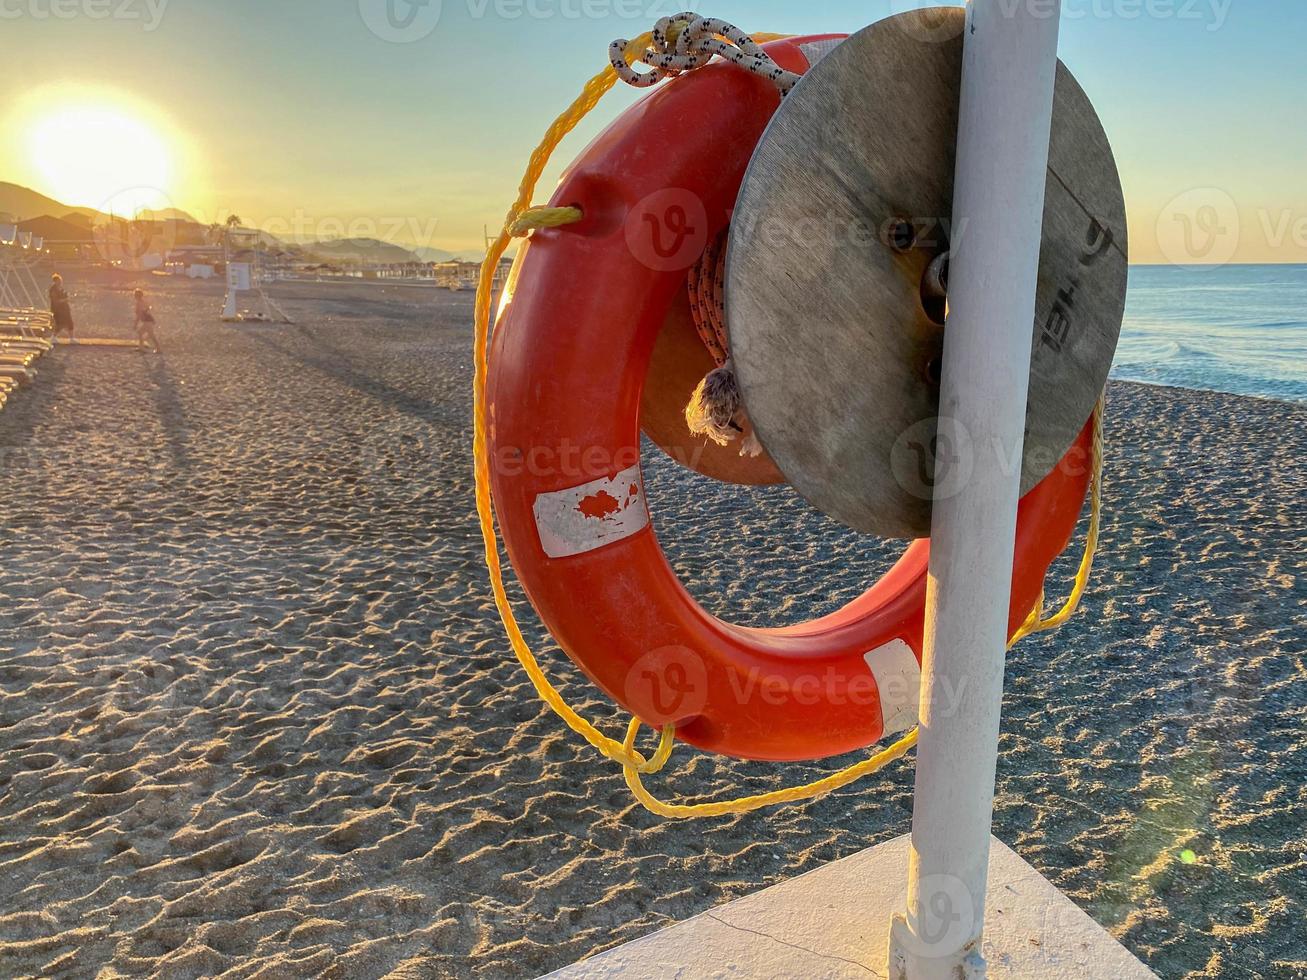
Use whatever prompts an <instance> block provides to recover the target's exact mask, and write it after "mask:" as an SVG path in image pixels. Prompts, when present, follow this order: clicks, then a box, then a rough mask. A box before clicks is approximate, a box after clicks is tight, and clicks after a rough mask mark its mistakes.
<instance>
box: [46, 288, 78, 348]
mask: <svg viewBox="0 0 1307 980" xmlns="http://www.w3.org/2000/svg"><path fill="white" fill-rule="evenodd" d="M50 312H51V313H52V314H53V315H54V332H55V334H56V335H58V334H61V333H63V332H64V331H65V330H66V331H68V336H69V337H70V338H71V337H72V335H73V309H72V307H71V306H69V305H68V290H66V289H64V277H63V276H61V275H59V273H57V272H56V273H55V274H54V275H52V276H51V277H50Z"/></svg>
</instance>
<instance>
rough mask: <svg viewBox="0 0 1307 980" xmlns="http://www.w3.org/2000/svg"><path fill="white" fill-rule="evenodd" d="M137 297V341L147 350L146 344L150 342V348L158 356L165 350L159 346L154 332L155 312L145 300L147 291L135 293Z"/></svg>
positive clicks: (140, 290) (139, 290) (141, 290)
mask: <svg viewBox="0 0 1307 980" xmlns="http://www.w3.org/2000/svg"><path fill="white" fill-rule="evenodd" d="M133 295H134V296H135V297H136V323H135V326H136V340H137V342H138V343H139V344H140V345H141V349H142V350H144V349H145V342H146V341H147V340H148V341H149V342H150V347H151V348H152V349H153V350H154V352H155V353H156V354H158V353H160V352H161V351H162V350H163V348H162V347H160V346H159V337H158V335H157V334H155V332H154V311H153V310H151V309H150V303H149V301H148V300H147V299H146V298H145V290H143V289H138V290H136V291H135V293H133Z"/></svg>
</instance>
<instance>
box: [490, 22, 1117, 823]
mask: <svg viewBox="0 0 1307 980" xmlns="http://www.w3.org/2000/svg"><path fill="white" fill-rule="evenodd" d="M668 21H671V23H668ZM697 21H704V23H706V24H722V22H720V21H705V20H704V19H703V18H699V17H698V16H697V15H694V14H682V15H680V16H679V17H678V18H664V20H662V21H659V29H661V30H662V33H663V37H664V40H663V45H664V47H667V46H668V45H669V44H672V45H675V44H676V43H677V41H678V39H679V37H680V34H681V33H682V32H684V31H685V30H686V29H687V28H689V27H692V26H693V25H694V24H695V22H697ZM664 25H666V26H664ZM725 26H726V27H730V25H725ZM705 29H706V28H705ZM731 30H732V32H736V31H737V29H735V28H731ZM787 36H788V35H782V34H758V35H753V36H751V37H750V36H747V35H745V37H746V38H747V39H748V41H749V42H750V45H752V46H754V47H756V44H757V43H759V42H766V41H773V40H779V39H781V38H784V37H787ZM656 43H657V42H656V37H655V32H652V31H651V32H649V33H646V34H642V35H640V36H639V37H637V38H635V39H634V40H631V41H627V42H624V43H623V45H622V50H621V61H622V64H623V67H624V68H630V66H631V64H632V63H634V62H637V61H638V62H643V63H645V64H649V62H648V61H647V60H646V57H647V56H650V46H651V45H656ZM697 43H698V42H697ZM734 46H736V47H738V48H739V50H741V51H742V52H745V54H746V56H749V55H748V50H749V49H748V48H746V47H744V46H741V45H738V44H736V45H734ZM713 53H720V52H717V51H714V52H713ZM656 54H657V52H656V49H655V55H656ZM676 57H685V56H683V55H676ZM695 57H696V60H697V55H696V56H695ZM727 57H729V55H728V56H727ZM731 60H733V61H734V60H735V59H734V58H731ZM769 60H770V59H769ZM702 63H703V64H706V63H707V59H705V60H703V61H702ZM679 64H680V63H679V62H673V63H670V64H669V65H667V66H666V67H665V68H664V67H661V66H659V65H658V64H654V65H653V66H652V67H653V69H654V70H655V71H664V72H666V73H668V74H674V73H679V72H681V71H686V70H690V69H689V68H688V67H686V68H681V67H678V65H679ZM687 64H688V63H687ZM697 66H698V65H697V64H696V65H695V67H697ZM746 67H747V66H746ZM622 74H623V72H622V70H621V69H619V68H618V66H617V64H616V63H615V62H614V63H613V64H610V65H609V66H608V67H607V68H605V69H604V70H603V71H601V72H600V73H599V74H597V75H595V76H594V77H593V78H591V79H590V80H589V81H588V82H587V83H586V84H585V87H584V88H583V89H582V90H581V94H580V95H579V96H577V98H576V99H575V100H574V101H573V102H572V104H571V105H570V106H568V107H567V109H566V110H564V111H563V113H562V114H561V115H560V116H558V118H557V119H555V120H554V122H553V124H552V125H550V127H549V128H548V130H546V131H545V135H544V137H543V138H542V139H541V141H540V144H539V145H538V146H537V147H536V148H535V150H534V151H533V152H532V153H531V156H530V158H529V159H528V161H527V168H526V173H525V174H524V175H523V177H522V181H521V183H520V184H519V185H518V196H517V200H516V201H514V202H513V205H512V207H511V208H509V211H508V215H507V217H506V218H505V220H504V226H503V228H502V229H501V230H500V232H499V234H498V236H496V238H495V241H494V242H493V244H492V245H491V246H490V248H489V250H488V251H487V253H486V258H485V262H484V263H483V264H482V266H481V276H480V280H479V281H478V284H477V298H476V316H475V326H474V331H473V341H472V343H473V354H472V357H473V381H472V399H473V439H472V448H473V457H474V460H475V476H476V506H477V517H478V520H479V522H480V526H481V536H482V540H483V541H484V543H485V561H486V570H487V572H488V573H489V576H490V586H491V590H492V591H493V593H494V597H495V606H496V608H497V609H498V610H499V616H500V619H502V620H503V623H504V631H505V633H506V634H507V636H508V640H509V643H510V644H511V646H512V648H513V653H514V655H515V656H516V657H517V659H518V661H519V662H520V663H521V665H522V669H523V670H525V671H526V674H527V677H529V678H530V680H531V684H532V686H533V687H534V688H535V691H536V694H537V695H538V696H539V697H540V699H541V700H542V701H544V702H545V703H546V704H547V705H548V706H549V707H550V709H551V710H552V711H554V713H555V714H557V715H558V716H559V717H560V718H562V719H563V721H564V723H566V724H567V726H568V727H569V728H570V729H572V731H574V732H576V733H577V734H578V735H580V736H581V737H582V738H584V739H585V740H586V741H587V742H589V743H590V745H592V746H593V747H594V748H595V749H596V750H598V751H599V752H600V753H601V754H603V755H604V756H606V757H607V758H609V759H612V760H613V761H614V762H616V763H618V764H619V765H620V766H621V767H622V770H623V773H624V775H625V778H626V784H627V786H628V787H630V789H631V792H632V794H634V796H635V798H636V799H637V800H639V802H640V803H641V804H642V805H643V806H644V807H645V808H646V809H648V810H649V811H651V812H652V813H655V814H657V815H658V816H661V817H667V818H671V819H688V818H694V817H712V816H724V815H728V814H740V813H748V812H749V811H751V810H758V809H761V808H763V807H768V806H774V805H777V804H781V803H796V802H800V801H803V800H810V799H814V798H816V797H818V796H823V795H825V794H827V793H830V792H833V791H834V790H837V789H841V788H842V787H845V786H848V785H849V784H850V783H854V782H856V781H858V780H860V779H864V778H866V777H867V776H870V775H872V774H873V773H875V772H878V771H879V770H881V769H883V768H885V766H887V765H889V764H890V763H891V762H893V761H895V760H897V759H900V758H902V757H903V756H904V755H906V754H907V753H908V752H909V751H910V750H911V749H912V747H913V746H915V745H916V744H917V730H916V729H915V728H914V729H913V730H912V731H910V732H908V733H907V734H906V735H904V736H903V737H902V738H900V739H899V740H898V741H897V742H895V743H894V744H893V745H891V746H889V747H888V748H886V749H883V750H881V751H879V752H877V753H875V754H874V755H872V756H869V757H868V758H866V759H864V760H862V761H860V762H857V763H854V764H853V765H851V766H849V767H848V768H846V769H842V770H840V771H839V772H835V773H832V774H830V775H828V776H825V777H823V778H821V779H817V780H815V781H813V782H810V783H805V784H803V785H801V786H792V787H789V788H786V789H781V790H775V791H772V792H768V793H760V794H757V795H754V796H744V797H740V798H739V799H732V800H719V801H714V802H709V803H693V804H681V803H668V802H665V801H663V800H660V799H658V798H657V797H656V796H654V795H653V794H652V793H650V792H649V790H648V789H646V788H645V785H644V782H643V779H642V777H643V776H646V775H651V774H653V773H656V772H659V771H660V770H662V769H663V767H664V766H666V764H667V762H668V760H669V759H670V758H671V754H672V750H673V748H674V745H675V729H674V727H673V726H671V725H668V726H666V727H664V728H663V729H662V731H661V732H660V733H659V740H658V746H657V748H656V750H655V751H654V753H653V755H652V756H651V757H649V758H646V757H645V756H644V755H643V754H642V753H641V752H640V751H639V750H637V749H636V747H635V743H636V739H637V738H638V736H639V733H640V728H641V722H640V719H639V718H632V719H631V721H630V723H629V724H628V725H627V729H626V736H625V738H624V739H623V740H622V741H620V742H619V741H617V740H616V739H613V738H610V737H609V736H607V735H605V734H604V733H603V732H602V731H600V730H599V729H598V728H597V727H596V726H595V725H594V724H592V723H591V722H590V721H588V720H587V719H585V718H584V717H582V716H581V715H580V714H579V713H578V712H577V711H576V710H575V709H574V708H573V707H572V706H571V705H570V704H568V703H567V700H566V699H565V698H564V697H563V695H562V693H561V692H560V691H559V690H558V689H557V688H556V687H554V685H553V684H552V683H551V682H550V680H549V678H548V677H547V676H546V675H545V673H544V671H543V670H542V669H541V667H540V663H539V661H538V660H537V659H536V656H535V654H534V653H533V652H532V651H531V648H530V647H529V646H528V645H527V642H526V638H525V637H524V636H523V634H522V629H521V627H520V626H519V625H518V622H517V617H516V616H515V615H514V613H513V608H512V605H511V604H510V602H509V600H508V594H507V592H506V590H505V588H504V571H503V565H502V562H501V560H500V555H499V537H498V534H497V532H496V530H495V518H494V505H493V503H492V501H491V496H490V447H489V441H488V434H487V426H486V378H487V374H488V371H489V362H488V358H487V352H488V347H489V339H490V324H491V307H492V304H493V300H494V281H495V273H496V271H497V270H498V268H499V263H500V260H501V259H502V258H503V257H504V253H505V252H506V251H507V250H508V246H509V245H510V244H511V242H512V240H513V239H514V238H517V237H523V236H525V235H528V234H530V232H531V231H532V230H534V229H536V228H556V227H561V226H564V225H567V224H572V223H574V222H576V221H579V220H580V219H581V217H582V215H581V213H580V211H579V209H577V208H556V207H532V206H531V199H532V197H533V195H534V194H535V189H536V185H537V184H538V183H539V181H540V177H541V174H542V173H543V172H544V169H545V167H546V166H547V165H548V163H549V159H550V157H551V156H552V155H553V153H554V151H555V150H556V149H557V148H558V145H559V144H560V143H561V142H562V141H563V139H564V138H565V137H566V136H567V134H568V133H570V132H571V131H572V130H573V129H575V128H576V125H577V124H578V123H579V122H580V121H581V120H582V119H584V118H585V116H586V115H588V114H589V113H590V111H591V110H592V109H594V107H595V106H596V105H597V104H598V103H599V101H600V100H601V99H602V98H603V97H604V95H605V94H607V93H608V92H609V91H610V90H611V89H612V87H613V86H614V85H615V84H616V83H617V81H618V79H619V78H620V77H621V76H622ZM662 77H667V75H664V76H662ZM639 84H641V85H650V84H653V82H640V83H639ZM1102 422H1103V403H1102V401H1101V400H1100V401H1099V405H1098V408H1097V409H1096V410H1095V416H1094V449H1093V474H1092V483H1091V501H1092V505H1091V510H1090V519H1089V533H1088V536H1087V539H1086V542H1085V552H1084V556H1083V558H1082V559H1081V562H1080V567H1079V570H1078V571H1077V574H1076V579H1075V583H1074V585H1073V586H1072V589H1071V595H1070V597H1069V598H1068V599H1067V600H1066V602H1065V603H1064V604H1063V606H1062V608H1061V609H1060V610H1059V611H1058V612H1057V613H1056V614H1054V615H1053V616H1051V617H1049V618H1048V619H1045V618H1043V608H1044V599H1043V597H1042V596H1041V597H1040V601H1039V602H1038V603H1037V604H1036V606H1035V608H1034V609H1033V610H1031V612H1030V615H1029V616H1028V617H1027V618H1026V621H1025V623H1024V624H1023V625H1022V627H1021V629H1019V630H1018V631H1017V634H1016V636H1014V637H1013V639H1012V644H1015V643H1016V642H1017V641H1019V640H1021V639H1022V638H1024V637H1026V636H1029V635H1030V634H1031V633H1038V632H1043V631H1044V630H1049V629H1054V628H1056V627H1057V626H1060V625H1061V624H1062V623H1064V622H1066V621H1067V620H1068V619H1070V617H1071V615H1072V614H1073V613H1074V612H1075V610H1076V608H1077V607H1078V606H1079V604H1080V600H1081V598H1082V597H1083V596H1084V593H1085V590H1086V588H1087V586H1088V584H1089V573H1090V571H1091V569H1092V567H1093V559H1094V549H1095V548H1096V546H1097V542H1098V530H1099V513H1100V503H1101V484H1102V460H1103V452H1102V445H1103V439H1102V431H1103V429H1102ZM1010 646H1011V644H1009V648H1010Z"/></svg>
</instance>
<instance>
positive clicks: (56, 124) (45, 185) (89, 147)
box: [26, 101, 177, 217]
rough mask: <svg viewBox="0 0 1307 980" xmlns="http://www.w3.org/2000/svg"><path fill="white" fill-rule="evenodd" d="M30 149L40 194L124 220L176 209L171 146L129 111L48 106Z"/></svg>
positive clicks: (95, 105)
mask: <svg viewBox="0 0 1307 980" xmlns="http://www.w3.org/2000/svg"><path fill="white" fill-rule="evenodd" d="M26 145H27V153H28V161H29V165H30V166H31V168H32V170H33V172H34V173H36V174H37V175H38V176H39V177H40V180H41V189H42V191H43V192H45V193H47V194H49V195H50V196H51V197H55V198H57V199H59V200H60V201H61V202H63V203H64V204H67V205H70V206H74V207H89V208H95V209H96V210H98V211H101V212H104V213H113V214H117V215H119V216H121V217H130V216H134V215H135V214H137V213H138V212H139V211H141V210H142V209H146V208H148V209H151V210H160V209H163V208H167V207H171V206H172V201H171V199H170V189H171V188H173V186H174V180H175V177H176V174H175V169H174V168H175V166H176V162H177V161H176V154H175V152H174V149H173V146H172V145H171V144H170V142H169V140H168V138H167V137H166V136H165V135H164V134H163V133H162V132H161V131H160V129H159V127H158V126H157V125H154V124H152V123H151V122H149V121H147V119H146V118H145V117H144V116H143V115H142V114H140V113H136V112H133V111H132V110H131V108H130V107H127V106H122V105H114V104H112V103H103V102H89V101H88V102H85V103H82V104H76V103H73V104H63V105H55V106H47V107H45V109H44V110H43V111H41V112H40V113H39V114H37V115H36V116H35V117H34V118H33V119H32V120H31V122H30V124H29V126H28V132H27V140H26Z"/></svg>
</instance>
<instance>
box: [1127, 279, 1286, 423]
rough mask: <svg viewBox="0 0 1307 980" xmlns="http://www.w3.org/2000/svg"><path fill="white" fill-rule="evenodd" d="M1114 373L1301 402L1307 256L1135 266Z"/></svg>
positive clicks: (1158, 381) (1144, 380)
mask: <svg viewBox="0 0 1307 980" xmlns="http://www.w3.org/2000/svg"><path fill="white" fill-rule="evenodd" d="M1112 377H1113V378H1120V379H1122V380H1126V381H1143V382H1147V383H1150V384H1159V385H1170V386H1175V387H1181V388H1202V389H1206V390H1209V391H1226V392H1231V393H1233V394H1236V395H1255V396H1258V397H1261V398H1274V399H1278V400H1281V401H1296V402H1302V401H1307V265H1226V266H1219V267H1217V266H1174V265H1137V266H1131V268H1130V288H1129V292H1128V294H1127V297H1126V310H1125V323H1124V324H1123V325H1122V328H1121V342H1120V345H1119V346H1118V347H1117V353H1116V361H1115V362H1114V364H1113V365H1112Z"/></svg>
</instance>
